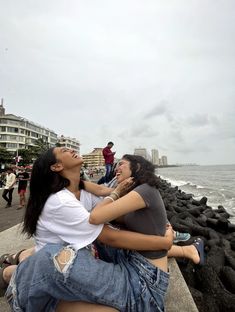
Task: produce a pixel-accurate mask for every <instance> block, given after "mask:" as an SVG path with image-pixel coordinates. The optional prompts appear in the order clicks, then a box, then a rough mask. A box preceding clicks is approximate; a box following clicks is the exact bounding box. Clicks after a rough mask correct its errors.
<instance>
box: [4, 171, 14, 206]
mask: <svg viewBox="0 0 235 312" xmlns="http://www.w3.org/2000/svg"><path fill="white" fill-rule="evenodd" d="M15 183H16V175H15V174H14V173H13V169H12V168H8V169H7V174H6V185H5V187H4V190H3V193H2V198H4V199H5V201H6V202H7V204H6V207H5V208H8V207H11V202H12V193H13V191H14V184H15ZM7 194H8V196H7Z"/></svg>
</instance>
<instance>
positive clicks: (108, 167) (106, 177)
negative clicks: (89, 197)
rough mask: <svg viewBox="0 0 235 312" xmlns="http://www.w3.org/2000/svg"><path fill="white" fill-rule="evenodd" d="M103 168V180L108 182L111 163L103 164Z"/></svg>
mask: <svg viewBox="0 0 235 312" xmlns="http://www.w3.org/2000/svg"><path fill="white" fill-rule="evenodd" d="M105 169H106V172H105V177H104V178H105V182H106V183H108V182H109V181H110V173H111V170H112V165H111V164H105Z"/></svg>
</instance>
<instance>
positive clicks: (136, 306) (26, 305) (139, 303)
mask: <svg viewBox="0 0 235 312" xmlns="http://www.w3.org/2000/svg"><path fill="white" fill-rule="evenodd" d="M62 250H63V251H64V250H66V251H69V253H68V254H67V255H66V257H65V259H64V262H63V263H62V262H58V256H59V255H60V254H61V251H62ZM102 256H103V257H104V258H105V257H106V256H107V259H106V261H113V262H114V263H112V262H105V261H103V260H101V259H96V258H95V257H94V256H93V254H92V252H91V250H90V249H87V248H83V249H81V250H78V251H75V250H74V249H73V248H72V247H71V246H66V247H65V246H63V245H61V244H47V245H46V246H45V247H44V248H42V249H41V250H40V251H38V252H37V253H36V254H35V255H33V256H31V257H29V258H28V259H26V260H24V261H23V262H21V263H20V264H19V265H18V268H17V270H16V272H15V274H14V276H13V277H12V279H11V282H10V285H9V287H8V289H7V292H6V295H5V296H6V298H7V300H8V302H9V304H10V306H11V308H12V311H17V312H21V311H26V312H34V311H37V312H52V311H55V309H56V306H57V304H58V302H59V300H66V301H86V302H91V303H99V304H103V305H107V306H111V307H113V308H116V309H117V310H119V311H122V312H125V311H131V312H137V311H141V312H143V311H148V312H151V311H154V312H156V311H159V312H162V311H164V297H165V294H166V290H167V286H168V279H169V275H168V273H165V272H163V271H161V270H159V269H158V268H156V267H155V266H153V265H152V264H151V263H149V262H148V261H147V260H146V259H145V258H144V257H143V256H142V255H140V254H139V253H137V252H132V251H131V252H130V251H123V250H119V249H114V248H103V255H102ZM61 263H62V264H63V265H64V267H63V269H61Z"/></svg>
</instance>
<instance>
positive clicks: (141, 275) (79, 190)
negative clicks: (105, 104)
mask: <svg viewBox="0 0 235 312" xmlns="http://www.w3.org/2000/svg"><path fill="white" fill-rule="evenodd" d="M110 143H112V142H109V143H108V145H107V147H108V148H109V150H110V149H111V148H112V146H113V143H112V146H111V144H110ZM112 156H114V153H113V152H112ZM109 164H110V163H108V165H109ZM82 165H83V159H82V158H81V157H80V156H79V155H78V154H77V153H76V152H75V151H73V150H71V149H68V148H64V147H55V148H51V149H49V150H48V151H46V152H45V153H43V154H42V155H40V156H39V157H38V159H37V160H36V161H35V163H34V166H33V170H32V174H31V178H30V194H29V200H28V203H27V205H26V207H25V216H24V222H23V232H24V233H26V234H28V236H29V237H34V239H35V247H33V248H31V249H29V250H24V251H19V252H18V253H17V254H15V255H9V254H4V255H3V256H2V257H1V258H0V287H1V288H5V289H7V290H6V295H5V296H6V298H7V300H8V302H9V304H10V306H11V308H12V311H35V307H37V311H57V312H61V311H71V312H72V311H91V307H92V309H94V311H164V298H165V294H166V291H167V286H168V281H169V274H168V260H167V259H168V257H186V258H189V259H190V260H192V261H193V262H194V263H196V264H203V263H204V248H203V247H204V246H203V241H202V240H200V239H196V240H195V242H194V243H193V244H192V245H189V246H177V245H173V240H175V242H177V241H180V240H187V239H189V237H190V235H189V234H187V233H183V234H181V233H178V232H174V231H173V229H172V228H171V226H170V225H169V223H168V220H167V215H166V210H165V207H164V203H163V201H162V198H161V195H160V193H159V191H158V186H159V183H160V181H159V179H158V177H157V176H156V175H155V172H154V166H153V165H152V164H151V163H150V162H149V161H147V160H145V159H144V158H143V157H141V156H136V155H128V154H126V155H124V156H123V157H122V159H121V160H120V161H119V163H118V164H117V166H116V169H115V177H114V178H113V179H112V180H111V181H110V179H111V175H110V172H112V169H113V168H112V165H113V163H112V164H111V167H110V166H107V167H106V173H107V172H108V175H106V178H107V176H108V179H105V182H106V185H100V184H96V183H92V182H88V181H83V180H82V179H81V178H80V172H81V167H82ZM113 172H114V171H113ZM22 179H23V178H22ZM23 180H25V181H27V179H26V178H25V179H23ZM24 203H25V201H22V204H24ZM15 289H17V291H15Z"/></svg>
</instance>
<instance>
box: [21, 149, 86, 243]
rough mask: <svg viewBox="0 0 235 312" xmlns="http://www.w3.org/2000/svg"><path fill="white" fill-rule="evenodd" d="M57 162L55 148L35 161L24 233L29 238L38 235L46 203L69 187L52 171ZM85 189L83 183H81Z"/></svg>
mask: <svg viewBox="0 0 235 312" xmlns="http://www.w3.org/2000/svg"><path fill="white" fill-rule="evenodd" d="M56 162H57V160H56V157H55V155H54V147H53V148H50V149H48V150H47V151H46V152H44V153H42V154H41V155H40V156H39V157H38V158H37V160H36V161H35V163H34V165H33V169H32V173H31V178H30V188H29V189H30V194H29V200H28V203H27V206H26V211H25V215H24V221H23V229H22V232H23V233H26V234H27V235H28V236H29V237H31V236H33V235H34V234H36V228H37V222H38V219H39V216H40V215H41V213H42V210H43V207H44V205H45V202H46V201H47V199H48V197H49V196H50V195H51V194H54V193H56V192H59V191H60V190H62V189H63V188H64V187H67V186H69V184H70V181H69V180H68V179H66V178H64V177H62V176H61V175H60V174H59V173H57V172H55V171H52V170H51V168H50V167H51V165H54V164H55V163H56ZM79 186H80V188H83V182H81V183H80V185H79Z"/></svg>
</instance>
